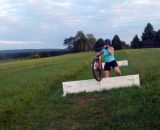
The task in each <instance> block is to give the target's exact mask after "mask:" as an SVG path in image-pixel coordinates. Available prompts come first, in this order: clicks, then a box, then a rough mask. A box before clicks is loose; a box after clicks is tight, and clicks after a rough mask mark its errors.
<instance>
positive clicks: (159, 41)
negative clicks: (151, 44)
mask: <svg viewBox="0 0 160 130" xmlns="http://www.w3.org/2000/svg"><path fill="white" fill-rule="evenodd" d="M155 47H160V30H158V31H157V33H156V37H155Z"/></svg>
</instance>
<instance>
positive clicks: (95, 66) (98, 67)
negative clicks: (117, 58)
mask: <svg viewBox="0 0 160 130" xmlns="http://www.w3.org/2000/svg"><path fill="white" fill-rule="evenodd" d="M92 73H93V76H94V78H95V79H96V80H97V81H101V80H102V64H101V62H100V61H99V60H97V58H95V59H93V61H92Z"/></svg>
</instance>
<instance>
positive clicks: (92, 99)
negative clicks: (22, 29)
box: [74, 95, 103, 107]
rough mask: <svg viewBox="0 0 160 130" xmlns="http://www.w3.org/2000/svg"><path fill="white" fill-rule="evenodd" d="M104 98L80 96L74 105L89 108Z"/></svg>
mask: <svg viewBox="0 0 160 130" xmlns="http://www.w3.org/2000/svg"><path fill="white" fill-rule="evenodd" d="M102 98H103V95H90V96H84V95H83V96H79V97H77V98H76V99H75V101H74V103H75V105H78V106H82V107H84V106H87V105H89V104H90V103H93V102H98V101H99V100H101V99H102Z"/></svg>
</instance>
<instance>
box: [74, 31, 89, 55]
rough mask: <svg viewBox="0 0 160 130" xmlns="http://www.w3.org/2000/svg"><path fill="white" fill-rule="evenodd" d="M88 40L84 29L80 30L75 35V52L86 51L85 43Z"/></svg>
mask: <svg viewBox="0 0 160 130" xmlns="http://www.w3.org/2000/svg"><path fill="white" fill-rule="evenodd" d="M86 42H87V39H86V36H85V35H84V33H83V32H82V31H78V32H77V35H76V37H75V42H74V51H75V52H82V51H85V50H86V49H85V44H86Z"/></svg>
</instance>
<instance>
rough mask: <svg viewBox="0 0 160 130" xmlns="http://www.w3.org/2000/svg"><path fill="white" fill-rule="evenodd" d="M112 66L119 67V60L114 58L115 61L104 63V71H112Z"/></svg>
mask: <svg viewBox="0 0 160 130" xmlns="http://www.w3.org/2000/svg"><path fill="white" fill-rule="evenodd" d="M111 67H112V68H113V69H114V68H115V67H118V64H117V62H116V61H115V60H114V61H111V62H107V63H105V65H104V71H110V70H111Z"/></svg>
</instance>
